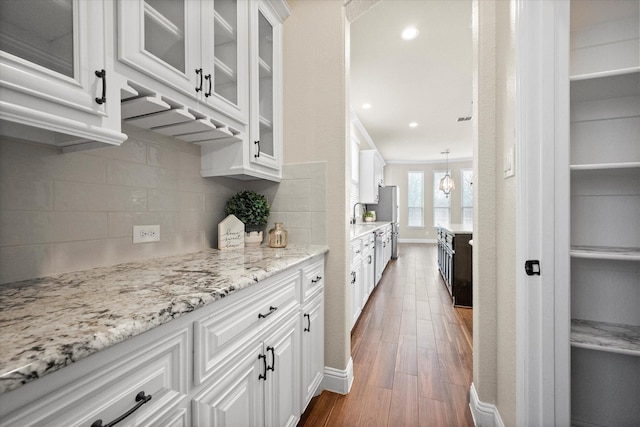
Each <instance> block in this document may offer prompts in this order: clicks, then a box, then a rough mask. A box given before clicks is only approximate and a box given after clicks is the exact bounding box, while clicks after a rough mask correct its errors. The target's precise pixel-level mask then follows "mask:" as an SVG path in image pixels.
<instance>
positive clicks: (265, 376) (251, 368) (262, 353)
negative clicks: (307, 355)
mask: <svg viewBox="0 0 640 427" xmlns="http://www.w3.org/2000/svg"><path fill="white" fill-rule="evenodd" d="M299 343H300V340H299V321H298V317H297V316H295V317H293V318H291V319H289V320H288V321H286V322H285V323H284V324H282V325H278V326H277V327H276V330H275V331H274V332H273V333H272V334H271V335H269V336H268V337H266V338H265V339H264V340H263V341H255V342H253V343H251V344H249V345H248V346H246V347H245V348H244V349H243V351H242V352H241V353H240V354H239V355H237V356H236V358H235V360H234V363H233V365H232V366H231V368H230V369H229V370H228V371H226V372H225V373H224V374H223V375H221V376H220V377H219V378H215V379H214V380H213V381H211V382H210V383H211V384H210V385H209V386H208V387H206V388H205V389H204V390H203V391H202V392H200V393H199V394H198V395H196V396H195V398H194V399H193V408H192V409H193V425H194V426H262V425H265V426H295V425H296V423H297V422H298V419H299V414H300V408H299V402H300V393H299V387H298V385H299V378H298V375H299V374H298V373H299V363H300V362H299V361H300V345H299Z"/></svg>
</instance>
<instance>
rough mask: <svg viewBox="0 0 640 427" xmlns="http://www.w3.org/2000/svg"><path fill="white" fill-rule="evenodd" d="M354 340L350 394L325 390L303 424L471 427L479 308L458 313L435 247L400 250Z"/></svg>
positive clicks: (408, 246)
mask: <svg viewBox="0 0 640 427" xmlns="http://www.w3.org/2000/svg"><path fill="white" fill-rule="evenodd" d="M399 253H400V257H399V258H398V259H397V260H396V261H392V262H391V263H390V264H389V265H388V267H387V269H386V270H385V272H384V275H383V277H382V279H381V281H380V283H379V284H378V286H377V288H376V289H375V291H374V292H373V294H372V295H371V297H370V299H369V302H368V303H367V305H366V306H365V309H364V310H363V313H362V314H361V316H360V319H359V321H358V323H357V324H356V326H355V328H354V329H353V331H352V334H351V355H352V358H353V363H354V382H353V386H352V388H351V392H350V393H349V394H348V395H346V396H343V395H340V394H336V393H331V392H327V391H325V392H323V393H322V394H321V395H320V396H318V397H316V398H314V399H313V400H312V401H311V403H310V404H309V407H308V408H307V410H306V412H305V413H304V414H303V415H302V419H301V420H300V422H299V424H298V426H299V427H302V426H305V427H311V426H314V427H316V426H327V427H336V426H350V427H351V426H363V427H364V426H367V427H370V426H393V427H398V426H405V427H413V426H446V427H449V426H472V425H473V420H472V417H471V412H470V410H469V404H468V402H469V399H468V394H469V387H470V384H471V379H472V374H471V372H472V363H473V360H472V345H471V340H472V333H471V331H472V310H470V309H465V308H454V307H453V306H452V305H451V298H450V297H449V294H448V293H447V290H446V288H445V286H444V282H443V281H442V279H441V277H440V274H439V272H438V267H437V260H436V256H437V252H436V245H426V244H400V246H399Z"/></svg>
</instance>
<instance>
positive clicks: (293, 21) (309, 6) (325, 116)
mask: <svg viewBox="0 0 640 427" xmlns="http://www.w3.org/2000/svg"><path fill="white" fill-rule="evenodd" d="M289 4H290V6H291V8H292V9H293V13H292V14H291V16H290V17H289V18H288V19H287V20H286V21H285V23H284V51H285V54H284V103H283V104H284V161H285V163H304V162H310V161H324V162H326V168H327V169H326V179H327V192H326V207H327V215H326V220H327V244H328V245H329V248H330V251H329V253H328V255H327V264H326V272H325V274H326V280H325V319H326V321H325V346H326V348H325V364H326V365H327V366H328V367H331V368H334V369H337V370H345V369H346V368H347V365H348V363H349V360H350V355H351V336H350V328H349V314H348V313H349V306H350V295H349V294H348V293H347V289H348V287H347V286H346V285H345V284H346V281H347V274H348V253H347V244H348V233H347V227H348V218H347V214H346V212H347V203H348V197H349V195H348V193H347V191H348V188H349V186H348V183H349V180H350V176H349V175H348V172H349V170H348V168H347V165H349V164H350V157H349V156H350V155H349V108H348V105H349V102H348V98H347V96H348V90H347V87H346V85H347V72H348V64H347V58H348V56H347V52H346V51H345V46H346V38H347V37H348V26H347V25H346V20H345V17H344V7H343V2H342V1H341V0H290V1H289ZM318 196H319V195H314V197H318Z"/></svg>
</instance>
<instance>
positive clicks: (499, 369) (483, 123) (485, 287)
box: [473, 0, 517, 425]
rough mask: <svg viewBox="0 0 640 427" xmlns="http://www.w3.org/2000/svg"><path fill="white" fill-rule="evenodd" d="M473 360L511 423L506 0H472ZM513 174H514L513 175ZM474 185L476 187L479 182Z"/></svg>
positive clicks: (484, 389) (510, 78) (486, 394)
mask: <svg viewBox="0 0 640 427" xmlns="http://www.w3.org/2000/svg"><path fill="white" fill-rule="evenodd" d="M473 7H474V49H475V52H474V56H475V59H474V62H475V65H476V70H477V73H476V75H475V76H474V106H476V107H475V108H476V111H474V117H477V118H478V119H477V120H476V121H475V124H474V126H477V128H476V136H477V137H476V140H475V147H474V148H475V150H474V151H475V153H477V155H476V158H475V159H474V170H475V178H474V190H475V192H474V205H475V206H476V209H475V210H474V224H475V230H474V231H475V232H474V239H473V242H474V251H473V258H474V259H473V262H474V272H473V275H474V290H473V292H474V310H473V314H474V328H473V335H474V336H473V342H474V357H473V370H474V373H473V382H474V385H475V387H476V390H477V392H478V397H479V399H480V400H481V401H482V402H486V403H493V404H495V405H496V407H497V409H498V411H499V413H500V416H501V418H502V420H503V422H504V424H505V425H515V424H516V330H515V326H516V316H515V303H516V295H515V267H516V265H515V248H516V244H515V243H516V241H515V209H516V189H515V178H508V179H506V180H505V179H504V177H503V173H502V168H503V158H504V153H505V152H506V151H507V150H508V148H509V147H511V146H512V145H513V144H514V143H515V113H514V111H515V79H514V77H515V55H514V28H513V16H514V11H513V10H512V7H513V5H512V3H511V2H501V1H493V0H482V1H479V0H474V6H473ZM516 173H517V172H516ZM476 183H477V184H476Z"/></svg>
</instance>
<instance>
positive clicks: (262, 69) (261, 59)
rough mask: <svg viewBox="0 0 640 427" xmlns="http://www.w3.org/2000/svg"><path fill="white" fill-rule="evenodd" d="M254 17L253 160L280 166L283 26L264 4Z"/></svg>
mask: <svg viewBox="0 0 640 427" xmlns="http://www.w3.org/2000/svg"><path fill="white" fill-rule="evenodd" d="M258 4H259V3H258ZM253 17H254V19H255V21H254V25H255V27H257V31H256V36H257V37H256V38H254V40H253V42H254V48H253V53H254V55H255V56H256V57H255V58H252V59H253V63H252V71H253V73H254V76H257V78H254V79H253V81H252V84H253V85H254V86H253V87H252V89H253V98H252V99H253V104H252V111H253V117H252V127H253V132H254V134H253V138H252V140H253V144H254V150H253V151H254V154H253V156H252V159H251V160H252V161H253V162H255V163H259V164H261V165H263V166H268V167H273V168H277V167H279V161H280V159H279V156H280V143H279V142H278V141H279V138H280V135H279V134H278V132H279V131H280V130H279V128H278V125H277V123H278V122H279V119H280V118H279V114H280V112H279V108H278V105H279V104H278V101H279V100H278V99H277V98H276V94H277V93H278V92H277V91H276V90H275V85H276V84H278V75H279V74H278V73H279V71H280V70H279V67H280V62H279V61H280V58H279V56H278V49H277V46H276V43H277V41H278V40H279V32H278V29H279V28H280V27H278V26H276V24H274V23H275V22H276V21H275V19H274V18H273V17H272V16H271V15H270V13H269V11H268V10H266V9H263V8H261V7H257V10H256V11H254V15H253ZM256 98H257V99H256ZM256 131H257V132H256Z"/></svg>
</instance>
